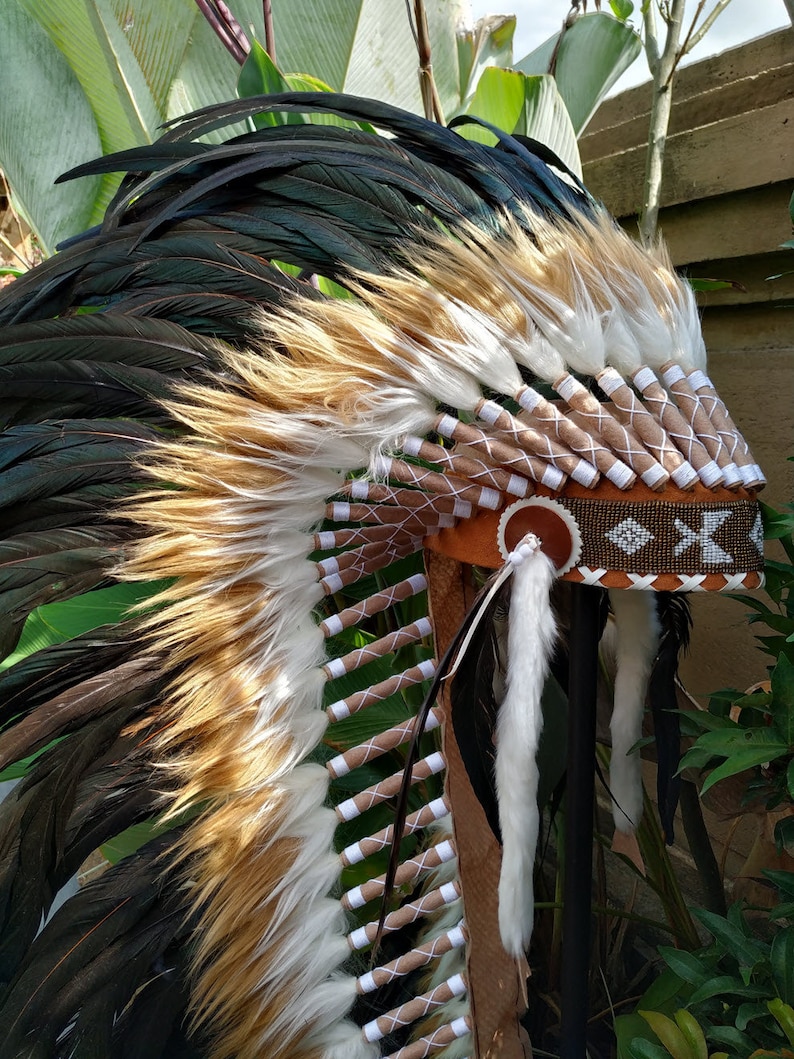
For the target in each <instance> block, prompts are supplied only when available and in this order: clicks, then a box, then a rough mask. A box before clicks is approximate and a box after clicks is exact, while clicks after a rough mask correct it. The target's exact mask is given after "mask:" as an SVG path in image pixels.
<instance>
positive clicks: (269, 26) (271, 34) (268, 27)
mask: <svg viewBox="0 0 794 1059" xmlns="http://www.w3.org/2000/svg"><path fill="white" fill-rule="evenodd" d="M262 15H263V17H264V20H265V51H266V52H267V54H268V55H269V56H270V58H271V59H272V60H273V65H274V66H277V65H278V64H277V63H276V33H275V30H274V28H273V3H272V0H262Z"/></svg>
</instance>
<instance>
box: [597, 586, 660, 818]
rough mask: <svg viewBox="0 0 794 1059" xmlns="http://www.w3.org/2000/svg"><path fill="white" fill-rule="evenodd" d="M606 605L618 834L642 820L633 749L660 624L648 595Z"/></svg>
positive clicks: (621, 595) (622, 596) (617, 595)
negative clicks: (611, 649) (611, 621)
mask: <svg viewBox="0 0 794 1059" xmlns="http://www.w3.org/2000/svg"><path fill="white" fill-rule="evenodd" d="M609 601H610V604H611V605H612V610H613V612H614V615H615V624H616V633H617V635H616V652H615V656H616V661H617V673H616V675H615V695H614V705H613V707H612V721H611V724H610V729H611V732H612V759H611V763H610V768H609V789H610V791H611V793H612V815H613V817H614V820H615V827H616V828H617V829H618V831H623V832H629V831H634V830H635V829H636V827H637V825H638V824H639V822H640V817H641V816H642V771H641V770H642V765H641V761H640V754H639V751H638V750H635V751H633V752H632V753H630V751H631V748H632V747H633V746H634V744H635V743H636V742H637V740H638V739H639V738H640V737H641V736H642V714H643V710H644V708H645V698H646V695H647V694H648V680H649V678H650V675H651V668H652V666H653V660H654V658H655V657H656V652H657V650H658V649H659V632H660V628H659V619H658V617H657V614H656V599H655V596H654V594H653V593H652V592H640V591H638V592H626V591H624V590H614V591H611V592H610V593H609Z"/></svg>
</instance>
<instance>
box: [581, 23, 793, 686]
mask: <svg viewBox="0 0 794 1059" xmlns="http://www.w3.org/2000/svg"><path fill="white" fill-rule="evenodd" d="M640 61H641V60H640ZM674 93H675V96H674V104H673V113H672V119H671V126H670V133H669V138H668V143H667V153H666V158H665V175H664V183H663V188H662V210H661V215H660V226H661V230H662V234H663V236H664V238H665V240H666V242H667V244H668V246H669V248H670V252H671V256H672V258H673V262H674V263H675V265H676V266H677V267H679V268H681V269H683V270H684V271H685V272H687V273H688V274H689V275H690V276H693V277H698V278H704V279H723V280H731V281H733V282H735V283H737V284H740V287H732V288H730V289H728V290H723V291H715V292H712V293H709V294H705V295H699V301H700V304H701V306H702V313H703V330H704V335H705V338H706V344H707V346H708V348H709V372H710V374H711V376H712V377H713V379H714V381H715V383H716V385H717V387H718V389H719V391H720V393H721V395H722V397H723V398H724V399H725V401H726V403H727V405H728V407H729V408H730V409H731V412H732V414H733V416H734V419H735V420H736V421H737V423H738V424H739V426H740V427H741V428H742V430H743V432H744V434H745V436H746V437H747V439H748V441H749V442H750V445H751V447H752V448H753V451H754V453H755V455H756V457H757V459H758V461H759V462H760V463H761V465H762V466H763V468H764V471H765V473H766V475H767V477H768V479H769V485H768V487H767V489H766V490H765V492H764V494H763V496H762V498H763V499H764V500H765V501H766V502H767V503H770V504H772V505H774V506H776V507H781V506H783V505H784V504H787V503H789V502H791V501H792V500H794V463H792V462H788V457H789V456H794V425H793V424H794V274H793V275H790V276H785V277H783V278H782V279H779V280H769V279H768V278H767V277H769V276H772V275H774V274H777V273H780V272H785V271H786V270H791V271H792V272H793V273H794V251H791V250H781V249H779V244H780V243H782V242H783V241H784V240H786V239H789V238H791V234H792V232H791V219H790V216H789V210H788V203H789V198H790V196H791V194H792V191H794V30H792V29H787V30H782V31H779V32H776V33H772V34H768V35H767V36H765V37H760V38H759V39H757V40H755V41H752V42H751V43H749V44H745V45H743V46H742V47H740V48H735V49H732V50H730V51H728V52H724V53H723V54H722V55H719V56H716V57H714V58H710V59H707V60H705V61H703V62H700V63H697V64H694V65H692V66H689V67H686V68H684V69H683V70H682V71H681V72H680V74H679V75H678V77H677V79H676V82H675V86H674ZM650 101H651V92H650V85H649V84H645V85H640V86H638V87H636V88H632V89H630V90H629V91H627V92H624V93H622V94H621V95H620V96H616V97H615V98H614V99H611V100H608V101H607V102H606V103H605V104H604V105H603V106H602V107H601V108H600V110H599V111H598V112H597V114H596V115H595V117H594V119H593V121H592V122H591V124H590V126H589V127H588V129H587V131H586V133H585V135H584V136H583V138H582V140H581V143H580V146H581V151H582V160H583V162H584V179H585V183H586V184H587V186H588V187H589V188H590V190H591V191H592V192H593V193H594V194H595V195H597V196H599V197H600V198H602V199H603V200H604V202H605V203H606V205H607V206H608V207H609V208H610V210H611V211H612V212H613V213H614V214H615V216H617V217H618V218H619V219H620V221H621V223H623V224H624V225H625V226H626V227H627V228H628V229H629V230H632V231H633V230H636V214H637V211H638V209H639V206H640V202H641V198H642V185H643V175H644V170H645V145H646V141H647V136H648V125H649V112H650ZM693 599H694V603H695V611H696V613H695V619H696V632H695V637H694V642H693V649H692V653H691V656H690V659H689V660H688V662H687V663H686V665H685V667H684V671H683V675H684V679H685V681H686V683H687V686H688V687H689V689H690V691H691V692H692V693H693V694H695V695H697V696H698V697H700V698H704V697H705V696H707V695H708V694H709V693H710V692H711V691H714V690H717V689H718V688H721V687H727V686H734V687H741V688H744V687H746V686H748V685H750V684H752V683H754V682H755V681H756V680H758V679H761V678H762V677H764V676H765V672H764V667H765V665H766V661H765V658H764V656H763V655H761V654H760V653H759V652H758V651H757V649H756V648H755V646H754V642H753V634H752V632H751V631H750V630H749V629H748V628H747V625H746V622H745V615H746V613H747V611H746V610H744V609H743V608H742V607H741V604H737V603H734V602H731V601H730V600H727V599H723V598H721V597H716V598H712V597H708V598H706V597H705V596H700V597H698V596H695V597H693ZM759 631H760V630H759Z"/></svg>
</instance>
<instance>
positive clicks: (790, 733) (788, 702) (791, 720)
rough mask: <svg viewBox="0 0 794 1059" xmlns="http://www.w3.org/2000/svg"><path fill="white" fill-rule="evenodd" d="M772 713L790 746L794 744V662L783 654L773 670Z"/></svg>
mask: <svg viewBox="0 0 794 1059" xmlns="http://www.w3.org/2000/svg"><path fill="white" fill-rule="evenodd" d="M771 684H772V706H771V711H770V712H771V713H772V716H773V717H774V719H775V723H776V724H777V727H778V728H779V729H780V733H781V735H782V736H783V738H784V739H786V740H787V741H788V744H789V746H791V745H792V744H794V663H792V662H790V661H789V659H788V658H787V657H786V656H785V655H784V654H781V655H780V656H779V657H778V660H777V665H776V666H775V668H774V669H773V670H772V678H771Z"/></svg>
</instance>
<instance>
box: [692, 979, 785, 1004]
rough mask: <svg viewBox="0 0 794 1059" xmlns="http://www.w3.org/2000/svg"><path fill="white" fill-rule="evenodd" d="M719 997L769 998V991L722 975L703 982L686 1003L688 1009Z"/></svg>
mask: <svg viewBox="0 0 794 1059" xmlns="http://www.w3.org/2000/svg"><path fill="white" fill-rule="evenodd" d="M719 996H729V997H732V998H733V999H736V998H737V997H746V998H748V999H751V1000H752V999H760V998H763V997H765V996H769V990H768V989H764V988H763V986H754V985H746V984H745V983H744V982H742V981H741V980H740V979H738V978H734V977H733V975H729V974H724V975H718V977H716V978H712V979H711V980H710V981H709V982H704V983H703V985H702V986H700V987H699V988H698V989H696V990H695V991H694V993H693V994H692V995H691V996H690V998H689V1001H688V1003H689V1006H690V1007H694V1006H695V1005H696V1004H702V1003H703V1001H704V1000H711V998H712V997H719Z"/></svg>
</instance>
